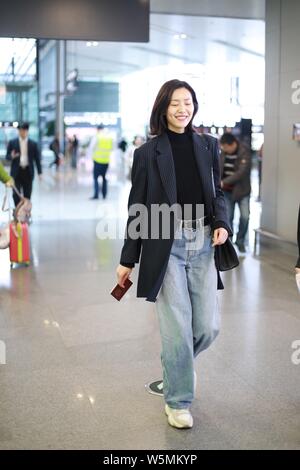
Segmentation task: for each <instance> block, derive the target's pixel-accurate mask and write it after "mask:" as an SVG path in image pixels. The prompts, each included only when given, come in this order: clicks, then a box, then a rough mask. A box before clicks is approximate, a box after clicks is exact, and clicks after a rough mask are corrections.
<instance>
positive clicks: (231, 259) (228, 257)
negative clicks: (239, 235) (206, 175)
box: [202, 134, 240, 271]
mask: <svg viewBox="0 0 300 470" xmlns="http://www.w3.org/2000/svg"><path fill="white" fill-rule="evenodd" d="M202 137H204V140H205V142H206V145H207V150H210V148H209V147H210V145H209V144H210V142H209V139H208V137H207V136H206V135H205V134H202ZM211 182H212V187H213V193H214V197H216V188H215V182H214V175H213V167H211ZM213 214H214V217H215V204H214V201H213ZM215 260H216V266H217V268H218V270H219V271H229V270H230V269H233V268H236V267H237V266H238V265H239V264H240V262H239V258H238V255H237V254H236V251H235V248H234V246H233V244H232V243H231V240H230V238H229V237H228V238H227V240H226V242H225V243H223V245H216V246H215Z"/></svg>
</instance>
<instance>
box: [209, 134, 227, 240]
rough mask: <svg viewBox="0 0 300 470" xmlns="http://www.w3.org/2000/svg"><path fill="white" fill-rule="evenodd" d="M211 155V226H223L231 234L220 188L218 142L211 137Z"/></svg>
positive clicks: (215, 227)
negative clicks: (212, 216)
mask: <svg viewBox="0 0 300 470" xmlns="http://www.w3.org/2000/svg"><path fill="white" fill-rule="evenodd" d="M212 156H213V167H212V170H213V171H212V173H213V174H212V178H213V186H214V196H215V199H214V223H213V228H214V229H217V228H221V227H223V228H225V229H226V230H227V232H228V234H229V236H232V230H231V228H230V224H229V221H228V216H227V210H226V203H225V198H224V193H223V191H222V189H221V175H220V161H219V159H220V152H219V144H218V141H217V139H215V138H214V139H213V147H212Z"/></svg>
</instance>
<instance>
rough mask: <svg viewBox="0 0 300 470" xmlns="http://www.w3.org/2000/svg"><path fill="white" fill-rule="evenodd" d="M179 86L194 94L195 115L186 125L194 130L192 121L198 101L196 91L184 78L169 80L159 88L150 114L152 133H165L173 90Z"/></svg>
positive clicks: (195, 110)
mask: <svg viewBox="0 0 300 470" xmlns="http://www.w3.org/2000/svg"><path fill="white" fill-rule="evenodd" d="M178 88H186V89H187V90H188V91H189V92H190V93H191V95H192V100H193V104H194V113H193V117H192V119H191V120H190V122H189V123H188V125H187V126H186V128H187V130H192V128H193V125H192V121H193V118H194V116H195V114H196V113H197V111H198V101H197V98H196V93H195V91H194V90H193V88H192V87H191V85H189V84H188V83H187V82H184V81H182V80H176V79H174V80H169V81H168V82H165V83H164V84H163V86H162V87H161V89H160V90H159V92H158V94H157V97H156V99H155V101H154V105H153V108H152V112H151V116H150V133H151V135H161V134H163V133H164V132H165V131H166V129H167V128H168V125H167V119H166V112H167V109H168V106H169V104H170V101H171V98H172V95H173V92H174V91H175V90H177V89H178Z"/></svg>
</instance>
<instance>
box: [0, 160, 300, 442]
mask: <svg viewBox="0 0 300 470" xmlns="http://www.w3.org/2000/svg"><path fill="white" fill-rule="evenodd" d="M91 187H92V180H91V177H90V174H89V172H88V171H87V170H86V169H85V168H84V167H82V168H80V170H79V171H78V174H76V173H74V172H71V171H70V170H67V169H63V168H62V169H61V170H60V171H59V172H58V174H56V173H55V171H54V170H53V171H50V170H46V172H45V175H44V180H43V181H42V182H38V181H36V182H35V191H34V197H33V204H34V210H33V224H32V225H31V227H30V233H31V241H32V260H33V262H32V265H31V267H29V268H23V267H20V268H16V269H13V270H10V265H9V258H8V252H7V250H5V251H3V250H2V251H1V252H0V302H1V303H0V340H2V342H3V343H1V344H2V345H3V344H5V346H6V364H5V365H0V449H300V365H295V364H293V362H292V360H291V356H292V353H293V351H294V350H293V349H292V343H293V341H295V340H297V339H298V340H300V308H299V305H300V304H299V301H300V297H299V294H298V292H297V290H296V285H295V281H294V276H293V265H294V263H295V256H294V253H292V252H290V253H288V252H285V251H284V250H278V248H276V247H272V246H270V245H268V244H265V245H263V246H262V247H261V248H260V254H259V255H256V256H254V255H253V252H252V244H253V232H252V228H253V224H254V225H255V224H257V217H258V214H259V207H258V205H257V203H255V201H254V200H253V201H252V225H251V230H250V235H249V243H250V247H249V249H248V252H247V255H246V256H244V257H243V258H241V264H240V266H239V268H238V269H236V270H234V271H233V272H229V273H226V275H223V279H224V281H225V286H226V289H225V291H224V292H223V293H220V295H219V300H220V309H221V313H222V330H221V333H220V335H219V337H218V339H217V340H216V342H215V343H214V344H213V346H211V347H210V349H209V350H208V351H206V352H204V353H202V355H201V356H200V357H199V358H198V360H197V362H196V371H197V375H198V388H197V395H196V399H195V401H194V403H193V407H192V412H193V416H194V427H193V429H191V430H186V431H179V430H175V429H174V428H171V427H170V426H169V425H168V424H167V420H166V417H165V415H164V411H163V408H164V407H163V399H162V398H161V397H158V396H154V395H150V394H148V393H147V392H146V390H145V388H144V385H145V383H146V382H149V381H150V380H157V379H159V378H160V375H161V369H160V339H159V333H158V323H157V319H156V315H155V310H154V307H153V304H151V303H148V302H145V301H144V300H143V299H136V298H135V291H134V290H135V287H133V288H132V289H131V290H130V291H129V292H128V294H127V295H126V297H125V298H124V299H123V300H122V302H121V303H118V302H116V301H115V300H114V299H113V298H112V297H111V296H110V295H109V292H110V290H111V288H112V287H113V286H114V284H115V282H116V279H115V268H116V266H117V264H118V260H119V254H120V248H121V246H122V240H121V236H122V234H123V228H124V223H125V220H126V204H127V196H128V190H129V183H128V182H126V181H124V182H122V180H120V175H118V174H117V172H115V171H111V173H110V185H109V195H108V200H107V202H105V203H104V202H103V201H102V200H99V201H90V200H89V199H88V198H89V197H90V196H91V195H92V190H91ZM3 218H4V215H2V216H1V220H3ZM108 219H110V222H111V224H110V225H111V226H112V227H113V230H116V231H119V233H120V235H121V236H120V239H119V240H107V239H102V240H101V239H99V238H97V236H96V233H98V235H99V234H100V232H101V228H102V229H103V227H104V225H105V224H104V223H103V222H104V221H107V220H108ZM114 222H115V223H114ZM116 222H118V226H117V224H116ZM256 226H257V225H256ZM133 279H134V280H135V279H136V273H135V275H134V276H133ZM135 285H136V284H135Z"/></svg>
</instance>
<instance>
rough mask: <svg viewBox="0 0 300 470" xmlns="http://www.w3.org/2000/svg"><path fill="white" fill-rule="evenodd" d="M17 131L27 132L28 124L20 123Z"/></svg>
mask: <svg viewBox="0 0 300 470" xmlns="http://www.w3.org/2000/svg"><path fill="white" fill-rule="evenodd" d="M18 129H24V130H25V131H28V129H29V122H20V124H19V125H18Z"/></svg>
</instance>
